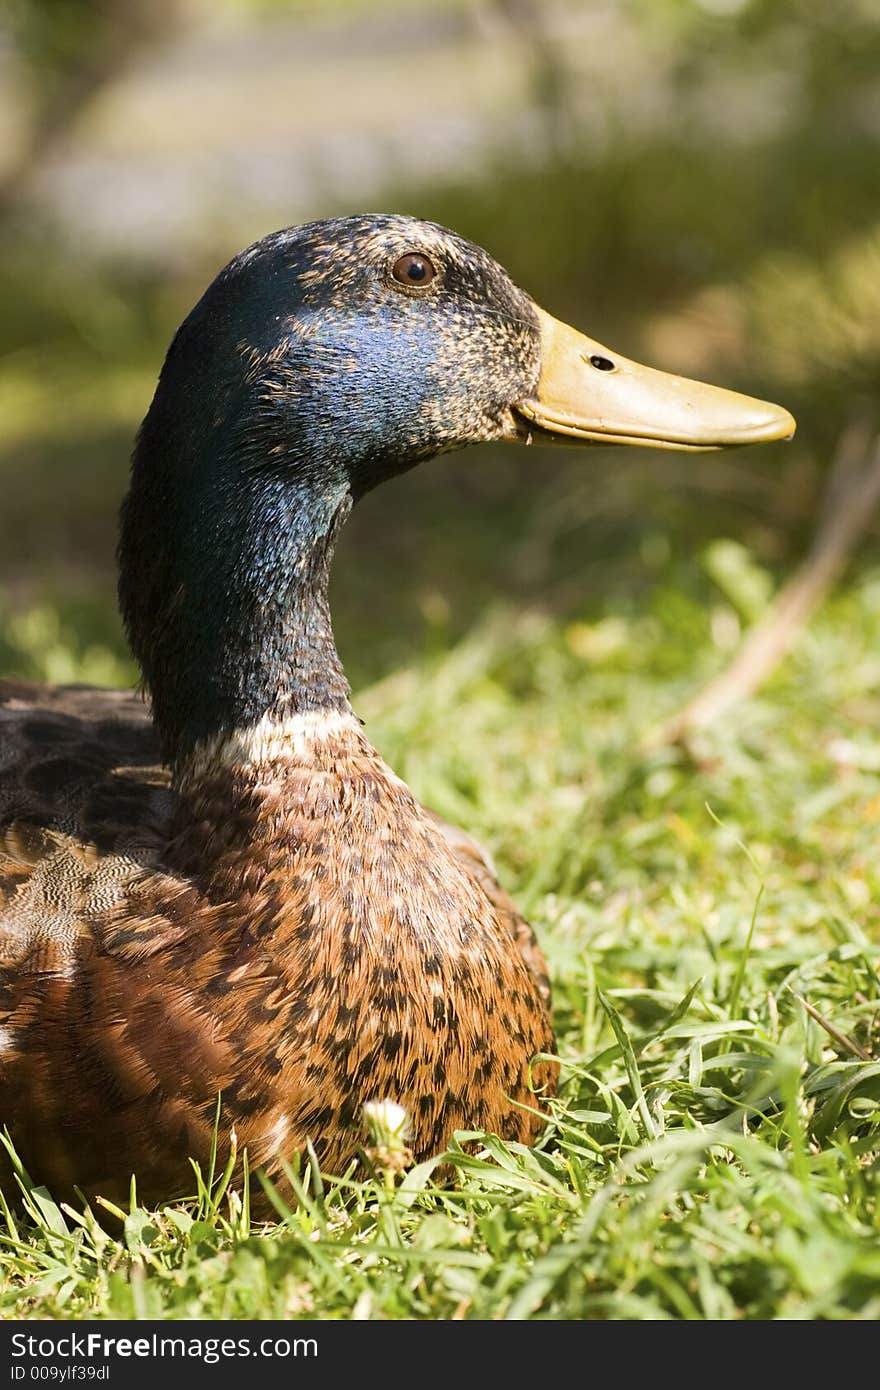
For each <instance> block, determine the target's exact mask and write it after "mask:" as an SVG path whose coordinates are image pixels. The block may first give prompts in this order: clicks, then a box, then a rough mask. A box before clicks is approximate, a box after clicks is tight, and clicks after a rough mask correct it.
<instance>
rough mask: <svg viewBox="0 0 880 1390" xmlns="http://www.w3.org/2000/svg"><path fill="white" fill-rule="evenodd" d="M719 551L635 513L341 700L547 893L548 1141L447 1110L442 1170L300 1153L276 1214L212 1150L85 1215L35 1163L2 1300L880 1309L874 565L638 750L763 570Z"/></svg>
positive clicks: (756, 587) (510, 870) (46, 1309)
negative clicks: (686, 748)
mask: <svg viewBox="0 0 880 1390" xmlns="http://www.w3.org/2000/svg"><path fill="white" fill-rule="evenodd" d="M643 549H644V547H643ZM716 550H717V547H716ZM727 558H728V563H727V564H726V566H725V565H724V564H720V563H719V557H718V554H717V553H715V552H714V551H713V549H712V547H710V548H709V550H708V551H704V552H703V553H701V554H694V555H692V556H691V557H690V558H688V559H687V560H684V561H675V560H674V559H673V558H672V547H671V546H669V545H666V547H665V548H664V546H663V545H661V544H660V543H659V542H658V541H657V538H656V537H655V539H654V543H653V548H652V547H648V548H647V549H646V551H645V561H646V572H648V573H649V574H650V584H649V586H648V588H647V591H646V592H643V593H641V594H640V595H639V597H638V600H637V601H627V600H626V599H625V598H621V597H617V598H612V597H609V598H607V599H606V600H605V601H604V606H603V605H601V604H600V605H599V606H598V607H597V609H596V611H595V613H594V614H593V615H592V617H591V618H590V620H584V619H581V618H578V619H574V620H573V619H572V618H571V617H570V616H564V615H560V614H557V615H555V616H554V615H552V614H548V613H547V612H546V611H545V612H539V611H537V610H535V611H532V610H530V609H529V608H527V607H523V606H517V607H513V608H503V607H502V608H499V609H497V610H496V611H494V612H489V614H488V616H485V617H484V618H483V619H482V620H481V621H479V622H478V623H476V625H475V626H473V628H472V629H471V630H470V632H469V633H468V634H466V635H465V637H464V638H463V639H461V640H456V641H453V642H450V643H448V644H446V646H445V647H443V648H442V649H440V650H437V651H434V652H433V653H429V654H428V655H426V656H424V657H423V658H421V659H420V661H419V662H418V664H417V665H414V666H413V667H412V668H411V669H405V668H404V669H400V670H398V671H397V672H396V673H395V674H394V675H392V676H390V677H388V678H386V679H385V680H384V681H383V682H382V683H380V684H378V685H373V686H372V687H370V688H365V689H363V690H362V691H361V693H360V695H359V697H358V699H357V701H356V703H357V707H358V709H359V711H360V712H361V714H362V715H363V717H364V718H365V719H366V721H367V727H368V730H369V732H370V734H371V735H372V737H373V739H374V741H375V742H376V743H377V744H378V746H379V747H380V748H381V749H382V751H383V752H384V753H385V755H386V756H387V757H388V759H389V760H390V761H391V762H392V764H393V765H394V766H395V767H396V768H397V769H398V771H399V772H400V773H401V774H403V775H404V776H405V777H406V778H407V780H408V781H409V782H410V784H411V785H412V786H413V787H414V789H415V790H416V792H417V793H418V794H419V795H420V796H421V797H423V798H424V799H425V800H427V801H428V802H429V803H430V804H432V805H433V806H434V807H435V808H436V809H437V810H438V811H440V812H441V813H442V814H444V815H446V816H448V817H450V818H452V819H456V820H458V821H459V822H461V823H463V824H465V825H466V826H467V827H468V828H470V829H471V830H472V831H473V832H475V833H476V834H478V835H479V836H481V837H482V838H483V839H484V841H485V842H486V843H488V844H489V845H490V846H491V848H492V850H493V852H494V854H495V856H496V858H497V861H498V865H499V869H500V873H501V875H502V877H503V879H504V880H505V882H506V883H507V884H508V885H509V886H510V887H511V888H512V889H513V890H514V891H515V893H516V895H517V897H518V899H519V901H520V902H521V903H522V904H523V906H524V907H525V908H526V909H527V911H528V913H529V914H530V916H531V919H532V920H533V922H534V923H535V925H536V927H537V930H538V933H539V935H540V938H541V941H542V943H543V945H544V947H545V950H546V952H547V955H548V958H549V961H550V964H551V970H552V975H553V981H554V1002H555V1019H556V1027H557V1032H558V1052H559V1055H560V1056H561V1058H562V1060H563V1084H562V1091H561V1095H560V1098H559V1101H558V1103H557V1104H556V1105H555V1107H554V1114H553V1119H552V1121H551V1122H550V1124H548V1126H547V1129H546V1132H545V1134H544V1136H543V1139H542V1140H541V1142H540V1144H539V1146H538V1147H537V1148H536V1149H535V1150H533V1151H531V1152H529V1151H526V1150H523V1149H520V1148H517V1147H516V1146H507V1145H505V1144H503V1143H501V1142H500V1141H499V1140H498V1139H497V1138H495V1137H493V1136H490V1135H480V1136H478V1137H477V1143H476V1147H475V1148H474V1147H473V1146H472V1145H470V1144H468V1145H466V1144H465V1142H464V1141H465V1136H459V1137H458V1138H457V1139H456V1141H455V1142H454V1144H453V1146H452V1150H451V1153H450V1154H448V1155H446V1157H447V1159H448V1160H450V1161H451V1162H452V1164H453V1165H454V1169H455V1180H454V1182H453V1183H452V1184H451V1185H447V1186H443V1187H438V1186H436V1185H435V1184H434V1182H433V1181H432V1174H431V1167H430V1165H423V1166H421V1167H417V1168H414V1169H411V1170H404V1171H403V1172H402V1173H401V1174H397V1175H395V1173H394V1172H393V1171H392V1170H390V1169H389V1170H387V1171H386V1170H385V1169H384V1168H383V1167H382V1163H381V1159H379V1158H377V1157H376V1155H375V1154H374V1155H373V1159H372V1161H373V1163H374V1169H375V1171H374V1174H373V1175H372V1176H371V1175H369V1173H368V1171H367V1169H366V1168H364V1167H362V1168H361V1169H359V1170H358V1171H355V1172H353V1173H351V1174H350V1175H348V1176H347V1177H345V1178H344V1179H341V1180H340V1179H337V1178H328V1177H326V1176H325V1177H323V1178H322V1177H321V1176H320V1175H319V1174H318V1172H317V1170H316V1169H315V1167H314V1166H312V1165H311V1164H310V1163H309V1162H308V1161H306V1162H305V1163H304V1164H303V1165H302V1167H301V1168H299V1169H298V1170H297V1172H298V1178H297V1177H296V1174H295V1175H294V1177H295V1185H296V1186H297V1187H298V1190H299V1192H300V1201H299V1203H298V1204H297V1205H296V1208H295V1209H294V1210H288V1209H286V1208H284V1207H283V1205H282V1206H281V1207H280V1209H279V1220H278V1222H277V1223H276V1224H272V1225H258V1224H252V1223H251V1222H250V1220H249V1217H248V1212H247V1209H246V1206H245V1205H243V1202H242V1196H241V1185H240V1184H239V1183H238V1182H237V1179H233V1181H232V1182H231V1183H230V1184H229V1186H228V1187H227V1186H226V1184H225V1179H224V1176H223V1175H220V1174H215V1175H214V1177H213V1180H211V1175H210V1174H204V1175H203V1177H202V1183H201V1195H200V1196H198V1195H197V1196H196V1197H195V1198H194V1199H193V1201H192V1202H189V1203H181V1204H180V1205H178V1206H174V1207H169V1208H165V1209H162V1210H160V1211H156V1212H153V1211H145V1210H143V1209H142V1208H140V1207H139V1206H138V1205H137V1200H136V1196H134V1195H133V1197H132V1204H131V1209H130V1210H129V1211H127V1212H121V1211H119V1212H115V1213H114V1212H111V1211H109V1210H105V1211H103V1213H102V1214H101V1216H102V1219H101V1224H100V1225H99V1224H98V1223H97V1221H96V1220H95V1217H94V1216H93V1215H92V1214H90V1213H89V1212H86V1213H85V1214H83V1212H82V1210H73V1209H68V1208H66V1207H65V1208H64V1209H60V1208H59V1207H58V1206H57V1205H55V1203H54V1202H53V1201H52V1199H51V1198H50V1196H49V1195H48V1194H46V1193H45V1192H41V1191H34V1192H32V1193H31V1195H30V1197H29V1199H28V1215H27V1216H26V1217H25V1218H22V1216H21V1215H20V1214H15V1215H12V1214H10V1213H7V1214H6V1216H5V1218H4V1219H3V1222H2V1227H0V1229H2V1249H0V1262H2V1285H0V1289H2V1292H0V1309H2V1313H3V1315H5V1316H7V1317H16V1316H17V1317H29V1318H33V1317H40V1318H93V1317H97V1318H131V1317H145V1316H146V1317H158V1318H254V1317H256V1318H265V1317H291V1318H312V1317H321V1318H324V1317H327V1318H351V1317H355V1318H381V1319H395V1318H419V1319H423V1318H428V1319H450V1318H477V1319H486V1318H492V1319H504V1318H510V1319H519V1318H550V1319H572V1318H577V1319H582V1318H594V1317H595V1318H627V1319H641V1318H696V1319H703V1318H715V1319H717V1318H834V1319H838V1318H866V1319H870V1318H876V1317H877V1316H878V1315H880V1246H878V1241H877V1234H878V1215H877V1208H876V1194H877V1188H878V1181H880V1179H878V1167H877V1152H878V1149H880V1132H878V1127H880V1062H877V1061H873V1060H872V1057H873V1056H875V1055H877V1054H878V1020H880V978H878V966H880V952H878V948H877V946H876V945H872V944H871V942H872V940H874V941H876V939H877V931H876V929H877V923H878V917H880V891H878V888H880V884H878V874H877V870H876V867H875V866H876V864H877V853H876V843H877V837H878V827H880V752H878V744H877V739H876V734H877V730H878V727H880V693H878V686H880V656H878V651H880V573H878V572H876V571H873V570H871V569H870V568H867V567H865V566H863V567H862V568H856V569H855V570H854V572H853V573H852V574H851V575H850V577H849V579H848V581H847V583H846V584H845V585H843V586H842V587H840V588H839V590H838V591H837V593H836V594H835V595H834V596H833V598H832V599H831V600H830V601H829V602H828V603H827V604H826V605H825V607H824V609H823V610H822V612H821V613H820V615H819V617H818V618H817V620H816V621H815V622H814V624H813V625H812V627H811V628H810V629H809V631H808V632H807V633H806V635H805V636H803V637H802V639H801V640H800V642H799V644H798V646H797V649H796V651H795V653H794V654H793V656H792V657H791V658H790V659H789V660H788V662H787V663H786V664H785V666H784V667H783V668H782V670H781V672H780V673H779V674H778V675H777V677H776V678H775V679H774V680H773V682H772V683H771V684H770V685H769V686H767V687H766V688H765V689H764V690H763V691H762V692H760V695H759V696H758V697H757V698H755V699H753V700H751V701H749V702H748V703H746V704H744V705H741V706H740V707H738V708H737V709H736V710H734V711H733V712H731V713H729V714H728V715H727V716H725V718H724V720H723V721H720V722H719V723H718V725H716V726H713V727H712V728H711V729H709V730H708V731H706V732H705V733H703V734H702V735H701V736H700V737H699V739H698V740H697V741H696V743H695V745H694V746H693V747H692V748H691V750H690V752H689V753H688V754H685V753H683V752H680V751H678V750H671V749H663V750H660V751H658V752H653V753H647V752H644V751H642V749H643V740H644V739H645V736H646V734H648V733H649V731H650V730H651V728H652V727H654V726H655V725H656V723H657V721H659V720H661V719H662V718H663V717H664V716H665V715H668V714H669V713H670V712H671V711H672V710H674V709H675V708H676V707H677V706H678V705H679V704H680V703H681V702H682V701H683V700H684V699H685V698H686V697H687V696H688V695H689V694H690V693H692V692H693V691H694V689H696V688H697V687H698V686H699V685H700V683H701V682H702V681H703V680H705V679H706V678H707V677H708V676H709V675H710V674H711V673H712V672H713V671H715V670H717V669H718V668H719V667H720V666H721V665H723V664H724V661H725V660H726V659H727V656H728V653H729V649H730V648H731V647H732V646H733V645H734V644H735V642H736V640H737V634H738V631H739V629H740V627H741V625H742V624H743V622H744V621H745V616H746V610H747V609H751V614H752V616H754V610H755V607H756V605H757V606H760V604H761V603H762V602H765V601H766V598H767V596H768V594H769V591H770V589H771V588H772V583H773V580H772V578H771V576H770V575H769V574H767V573H765V571H764V570H763V569H762V568H761V567H760V566H759V564H758V563H757V561H756V560H755V559H754V557H753V556H750V555H748V554H746V553H744V552H740V553H738V555H737V557H736V558H737V564H735V565H733V566H731V565H730V563H729V560H730V556H729V555H728V557H727ZM731 574H734V575H735V576H738V578H734V579H731V577H730V576H731ZM719 576H721V577H719ZM724 576H726V578H725V577H724ZM801 1001H804V1002H801ZM806 1006H809V1008H807V1007H806ZM193 1186H194V1189H195V1187H196V1182H195V1178H194V1184H193Z"/></svg>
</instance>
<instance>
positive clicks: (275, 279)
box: [120, 216, 795, 753]
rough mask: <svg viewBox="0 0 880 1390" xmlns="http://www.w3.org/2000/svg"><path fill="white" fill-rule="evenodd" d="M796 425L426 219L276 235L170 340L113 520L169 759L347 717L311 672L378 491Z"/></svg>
mask: <svg viewBox="0 0 880 1390" xmlns="http://www.w3.org/2000/svg"><path fill="white" fill-rule="evenodd" d="M794 428H795V425H794V420H793V419H792V417H791V416H790V415H789V414H788V412H787V411H786V410H783V409H782V408H781V407H778V406H774V405H771V404H769V403H767V402H765V401H759V400H754V399H752V398H751V397H747V396H741V395H738V394H737V393H735V392H731V391H726V390H722V389H720V388H718V387H714V386H708V385H705V384H703V383H699V382H693V381H687V380H685V379H684V378H681V377H677V376H671V375H667V374H666V373H663V372H657V371H653V370H651V369H649V368H645V367H642V366H639V365H638V364H637V363H635V362H632V361H630V360H628V359H627V358H625V357H623V356H621V355H620V354H618V353H616V352H615V351H613V350H612V349H609V348H606V347H604V346H602V345H601V344H600V343H597V342H595V341H594V340H592V339H590V338H587V337H585V336H583V335H582V334H580V333H579V332H577V331H576V330H575V329H573V328H569V327H567V326H566V325H564V324H562V323H560V322H559V321H557V320H556V319H553V318H552V317H551V316H550V315H549V314H547V313H545V312H544V311H543V310H542V309H540V308H538V306H537V305H536V304H535V303H534V302H533V300H532V299H531V298H530V297H529V296H528V295H527V294H526V293H525V292H524V291H522V290H520V289H519V288H517V286H516V285H514V284H513V282H512V281H511V280H510V278H509V276H508V275H507V273H506V272H505V271H504V270H503V269H502V268H501V267H500V266H499V265H498V264H497V263H496V262H495V261H494V260H493V259H492V258H491V256H489V255H488V254H487V252H485V251H483V250H482V249H481V248H480V247H478V246H474V245H473V244H471V243H470V242H467V241H465V240H463V239H462V238H461V237H458V236H456V235H455V234H454V233H452V232H450V231H447V230H446V229H445V228H443V227H440V226H437V225H436V224H434V223H431V222H424V221H419V220H417V219H415V218H411V217H401V216H358V217H344V218H335V219H332V220H329V221H324V222H315V223H311V224H309V225H306V226H303V227H295V228H291V229H289V230H286V231H282V232H276V233H274V234H273V235H271V236H268V237H265V238H264V239H263V240H262V241H259V242H257V243H256V244H255V245H254V246H251V247H250V248H248V249H247V250H245V251H243V252H242V253H241V254H240V255H238V256H236V257H235V259H234V260H232V261H231V262H230V263H229V265H228V266H226V268H225V269H224V270H222V271H221V272H220V274H219V275H218V276H217V278H216V280H215V281H214V282H213V284H212V285H211V286H210V287H209V289H208V290H207V292H206V293H205V295H204V296H203V298H202V299H201V300H200V301H199V303H198V304H197V305H196V307H195V308H194V309H193V310H192V312H191V313H190V315H189V316H188V318H187V319H186V320H185V321H184V323H183V325H182V326H181V328H180V329H179V331H178V333H177V335H176V337H175V339H174V341H173V343H172V346H171V349H170V350H169V353H168V357H167V359H166V362H165V365H164V367H163V370H162V374H161V377H160V380H159V385H158V388H157V391H156V395H155V398H154V400H153V403H152V405H151V407H150V411H149V413H148V415H147V417H146V420H145V421H144V424H143V426H142V429H141V432H140V435H139V438H138V442H137V445H136V449H135V454H134V460H133V467H132V480H131V488H130V491H129V494H128V497H127V499H126V502H125V505H124V508H123V524H122V535H121V542H120V569H121V573H120V598H121V603H122V609H123V614H124V617H125V620H126V624H127V628H128V632H129V636H130V639H131V642H132V645H133V648H134V651H135V654H136V655H137V657H138V659H139V660H140V662H141V664H142V667H143V670H144V675H145V678H146V682H147V684H148V686H149V687H150V689H151V691H152V694H153V700H154V711H155V714H156V718H157V723H158V724H159V727H160V729H161V730H162V732H163V733H164V735H165V741H166V745H167V746H168V748H169V750H170V751H171V752H172V753H173V752H174V751H175V750H177V749H179V748H180V747H181V746H189V745H191V744H192V743H193V742H194V741H198V740H199V739H203V738H205V737H207V736H208V735H209V734H210V733H211V732H212V731H216V730H217V729H218V728H220V729H222V728H229V727H237V726H238V725H239V724H240V722H241V721H242V720H243V719H244V720H246V719H251V720H254V719H259V718H260V717H262V716H263V715H264V714H265V713H266V712H267V710H268V711H271V709H272V708H273V707H275V706H277V705H278V701H279V700H280V701H281V703H282V704H286V705H287V707H293V708H302V707H306V708H309V707H313V705H315V704H316V703H317V705H318V706H320V704H321V703H322V702H329V703H331V704H336V705H338V704H339V702H340V701H343V700H346V699H347V686H345V684H344V678H342V677H341V671H340V674H339V679H337V678H336V677H335V676H333V677H332V679H325V678H324V677H322V676H321V675H320V672H319V670H318V668H319V667H320V666H321V663H323V665H324V667H326V668H327V669H328V670H329V669H330V667H332V665H333V658H335V649H333V648H332V639H329V645H328V642H327V641H325V640H324V638H323V637H320V633H319V630H320V632H323V631H324V629H325V628H326V633H328V634H329V617H327V616H326V612H325V610H326V579H327V568H328V565H329V558H330V552H331V550H332V542H333V537H334V535H335V531H336V529H337V527H338V524H339V522H340V520H341V519H343V518H344V516H345V515H346V514H347V512H348V510H349V509H350V507H351V505H352V503H353V502H354V501H356V500H357V499H358V497H360V496H362V495H363V494H364V493H365V492H367V491H368V490H369V489H370V488H372V487H374V486H375V485H376V484H378V483H380V482H382V481H383V480H384V479H386V478H389V477H391V476H392V475H394V474H397V473H401V472H404V471H405V470H407V469H409V468H411V467H413V466H414V465H415V464H417V463H419V462H421V461H423V460H425V459H428V458H430V457H432V456H434V455H436V454H439V453H443V452H445V451H447V450H450V449H458V448H462V447H464V446H467V445H471V444H477V443H481V442H484V441H490V440H500V439H507V440H514V441H517V442H521V443H531V442H538V441H541V442H550V443H566V444H586V443H589V444H616V445H620V444H640V445H650V446H654V447H659V448H664V449H687V450H694V449H718V448H723V447H725V446H728V445H737V444H751V443H757V442H760V441H764V440H773V439H779V438H783V437H787V436H790V435H791V434H792V433H793V432H794ZM304 633H305V636H304ZM316 634H319V635H318V636H316ZM336 664H337V666H338V661H337V663H336ZM285 666H286V668H287V670H288V674H287V676H286V677H284V676H283V673H282V668H284V667H285ZM270 667H271V670H269V668H270ZM307 668H308V669H307ZM313 668H314V669H313Z"/></svg>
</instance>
